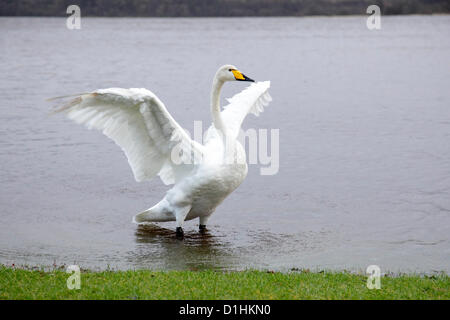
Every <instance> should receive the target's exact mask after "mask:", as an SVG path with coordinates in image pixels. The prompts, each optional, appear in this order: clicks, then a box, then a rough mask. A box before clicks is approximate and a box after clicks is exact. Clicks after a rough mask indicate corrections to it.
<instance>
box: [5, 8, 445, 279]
mask: <svg viewBox="0 0 450 320" xmlns="http://www.w3.org/2000/svg"><path fill="white" fill-rule="evenodd" d="M82 19H83V20H82V29H81V30H68V29H66V27H65V19H61V18H0V29H1V32H0V49H1V50H0V74H1V77H0V124H1V127H0V164H1V168H0V188H1V191H0V263H3V264H12V263H14V264H16V265H18V264H26V265H52V264H53V263H55V264H57V265H60V264H73V263H75V264H79V265H80V266H82V267H85V268H93V269H103V268H106V267H108V266H109V267H111V268H118V269H134V268H151V269H194V270H197V269H202V268H213V269H224V270H239V269H245V268H260V269H272V270H281V271H286V270H289V269H290V268H313V269H335V270H342V269H349V270H365V268H366V267H367V266H368V265H371V264H376V265H379V266H380V267H381V270H382V272H386V271H392V272H399V271H400V272H434V271H445V272H447V273H449V271H450V242H449V234H450V90H449V88H450V80H449V79H450V78H449V76H450V64H449V57H450V16H402V17H382V29H381V30H378V31H370V30H368V29H367V28H366V17H363V16H361V17H342V18H341V17H331V18H325V17H316V18H236V19H235V18H228V19H225V18H223V19H222V18H214V19H196V18H189V19H145V18H144V19H125V18H116V19H109V18H82ZM225 63H231V64H234V65H236V66H238V67H239V68H241V69H242V71H243V72H244V73H245V74H246V75H248V76H249V77H251V78H253V79H256V80H260V81H261V80H271V81H272V88H271V90H270V93H271V95H272V97H273V99H274V100H273V102H272V103H271V105H270V106H269V107H268V108H267V109H266V111H265V112H264V113H263V114H262V115H261V116H260V117H258V118H256V117H254V116H249V117H248V118H247V119H246V121H245V123H244V128H246V129H247V128H257V129H258V128H262V129H269V130H270V129H279V130H280V168H279V172H278V174H276V175H273V176H262V175H260V174H259V169H260V166H259V165H251V166H250V168H249V175H248V177H247V179H246V180H245V182H244V183H243V184H242V185H241V186H240V187H239V188H238V189H237V190H236V191H235V192H234V193H233V194H232V195H231V196H230V197H229V198H227V199H226V200H225V202H224V203H223V204H222V205H221V206H220V207H219V208H218V209H217V211H216V212H215V214H214V215H213V216H212V218H211V219H210V226H209V233H208V234H207V235H203V236H202V235H200V234H198V232H197V225H196V224H197V221H191V222H187V223H186V232H187V236H186V239H185V240H184V241H179V240H177V239H175V237H174V234H173V229H174V227H175V225H174V223H166V224H162V223H161V224H158V225H155V226H147V227H137V226H136V225H135V224H132V223H131V218H132V216H133V215H134V214H136V213H137V212H140V211H142V210H143V209H146V208H148V207H150V206H152V205H153V204H155V203H156V202H158V201H159V200H160V199H161V198H162V197H163V195H164V193H165V191H166V190H167V189H168V188H167V186H164V185H163V184H162V183H161V181H160V180H159V179H158V178H155V179H154V180H152V181H150V182H145V183H136V182H135V181H134V179H133V175H132V172H131V170H130V168H129V166H128V163H127V161H126V158H125V156H124V154H123V153H122V152H121V150H120V149H119V148H118V147H117V146H116V145H115V144H114V143H113V142H112V141H110V140H109V139H107V138H106V137H104V136H103V135H102V134H100V133H98V132H94V131H89V130H86V129H85V128H83V127H81V126H78V125H76V124H73V123H72V122H70V121H68V120H66V119H64V118H63V117H60V116H49V115H48V110H49V109H50V108H51V106H52V105H51V104H50V103H48V102H46V101H45V99H46V98H49V97H53V96H58V95H64V94H70V93H78V92H86V91H90V90H94V89H97V88H107V87H125V88H129V87H145V88H148V89H150V90H152V91H153V92H155V93H156V94H157V95H158V96H159V97H160V98H161V100H162V101H164V102H165V104H166V106H167V108H168V109H169V111H170V112H171V114H172V115H173V117H174V118H175V119H176V120H177V121H178V122H179V123H180V125H181V126H183V127H184V128H186V129H188V130H190V131H191V132H192V130H193V122H194V120H201V121H203V127H204V129H206V128H207V127H208V126H209V124H210V121H211V120H210V115H209V90H210V87H211V80H212V77H213V75H214V73H215V71H216V69H217V68H218V67H219V66H220V65H222V64H225ZM245 86H246V84H245V83H229V84H226V86H225V89H224V93H223V96H224V97H230V96H231V95H232V94H234V93H236V92H238V91H240V90H242V89H243V88H244V87H245Z"/></svg>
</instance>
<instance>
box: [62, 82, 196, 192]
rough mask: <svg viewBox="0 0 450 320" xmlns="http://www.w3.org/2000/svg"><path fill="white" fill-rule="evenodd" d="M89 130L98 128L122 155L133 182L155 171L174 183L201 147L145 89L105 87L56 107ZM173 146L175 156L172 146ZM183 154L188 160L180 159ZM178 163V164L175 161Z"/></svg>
mask: <svg viewBox="0 0 450 320" xmlns="http://www.w3.org/2000/svg"><path fill="white" fill-rule="evenodd" d="M56 112H64V113H66V114H67V117H68V118H70V119H72V120H74V121H75V122H77V123H80V124H84V125H86V126H87V127H88V128H89V129H92V128H93V129H97V130H99V131H102V132H103V133H104V134H105V135H106V136H108V137H109V138H111V139H112V140H113V141H114V142H115V143H116V144H118V145H119V146H120V147H121V148H122V150H123V151H124V152H125V155H126V156H127V158H128V163H129V164H130V166H131V169H132V170H133V174H134V177H135V179H136V181H143V180H149V179H151V178H153V177H154V176H155V175H159V176H160V178H161V180H162V181H163V182H164V183H165V184H173V183H176V182H177V181H178V180H179V179H180V178H181V177H183V176H184V175H185V174H186V173H187V172H189V171H190V170H192V168H193V167H192V166H190V165H184V164H186V163H195V162H193V161H190V162H189V160H190V159H191V157H192V158H198V157H201V155H202V152H203V146H202V145H200V144H199V143H197V142H195V141H193V140H192V139H190V137H189V136H188V134H187V133H186V132H185V131H184V130H183V129H182V128H181V127H180V125H179V124H178V123H177V122H176V121H175V120H174V119H173V118H172V116H171V115H170V114H169V112H168V111H167V109H166V107H165V106H164V104H163V103H162V102H161V101H160V100H159V99H158V97H156V95H154V94H153V93H152V92H151V91H149V90H146V89H137V88H132V89H121V88H110V89H102V90H96V91H94V92H92V93H86V94H81V95H78V96H76V97H75V98H74V99H73V100H71V101H70V102H69V103H68V104H66V105H65V106H63V107H62V108H60V109H58V110H56ZM174 147H177V148H178V149H177V150H178V151H177V152H179V153H178V155H179V154H181V156H179V158H177V159H178V160H179V161H174V160H173V157H172V150H173V148H174ZM186 157H189V159H186ZM180 163H181V164H180Z"/></svg>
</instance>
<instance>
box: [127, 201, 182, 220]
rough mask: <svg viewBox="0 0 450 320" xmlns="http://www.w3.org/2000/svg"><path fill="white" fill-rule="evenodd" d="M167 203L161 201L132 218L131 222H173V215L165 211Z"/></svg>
mask: <svg viewBox="0 0 450 320" xmlns="http://www.w3.org/2000/svg"><path fill="white" fill-rule="evenodd" d="M167 207H168V202H167V200H166V199H162V200H161V201H160V202H158V203H157V204H156V205H154V206H153V207H151V208H150V209H148V210H145V211H144V212H141V213H138V214H137V215H135V216H134V217H133V222H134V223H137V224H140V223H145V222H166V221H175V215H174V214H173V213H172V212H171V211H169V210H168V209H167Z"/></svg>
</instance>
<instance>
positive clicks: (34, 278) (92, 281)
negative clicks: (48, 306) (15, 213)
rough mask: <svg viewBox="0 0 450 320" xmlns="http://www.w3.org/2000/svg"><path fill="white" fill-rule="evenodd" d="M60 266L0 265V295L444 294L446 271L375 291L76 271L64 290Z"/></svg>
mask: <svg viewBox="0 0 450 320" xmlns="http://www.w3.org/2000/svg"><path fill="white" fill-rule="evenodd" d="M69 276H70V275H69V274H67V273H65V272H64V271H60V270H55V271H51V272H43V271H30V270H21V269H13V268H8V267H0V299H449V298H450V278H449V276H447V275H439V276H433V277H421V276H413V275H410V276H408V275H403V276H398V277H382V278H381V289H380V290H369V289H367V287H366V281H367V278H366V277H365V276H362V275H354V274H349V273H326V272H325V273H310V272H294V273H271V272H263V271H245V272H227V273H222V272H214V271H200V272H192V271H170V272H152V271H105V272H81V288H80V289H79V290H69V289H67V285H66V281H67V278H68V277H69Z"/></svg>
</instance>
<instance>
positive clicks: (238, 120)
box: [221, 81, 272, 138]
mask: <svg viewBox="0 0 450 320" xmlns="http://www.w3.org/2000/svg"><path fill="white" fill-rule="evenodd" d="M269 88H270V81H263V82H256V83H252V84H251V85H250V86H249V87H247V88H246V89H244V90H243V91H241V92H240V93H238V94H236V95H234V96H233V97H232V98H231V99H228V102H229V104H228V105H227V106H225V107H224V110H223V111H222V113H221V115H222V120H223V121H224V123H225V126H226V128H227V131H228V134H230V135H231V136H232V137H234V138H237V136H238V135H239V130H240V129H241V125H242V122H243V121H244V119H245V117H246V116H247V114H249V113H253V114H254V115H256V116H258V115H259V114H260V113H261V112H263V111H264V107H265V106H267V105H268V104H269V102H270V101H272V97H271V96H270V94H269V92H268V90H269Z"/></svg>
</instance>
